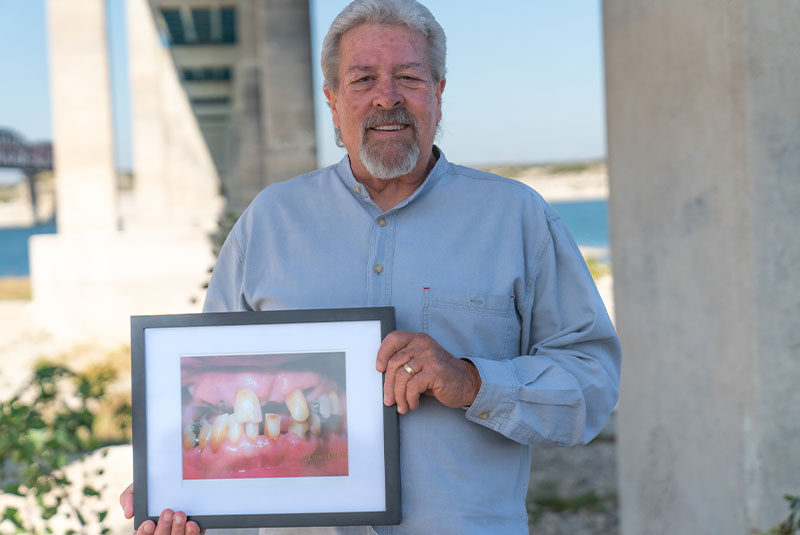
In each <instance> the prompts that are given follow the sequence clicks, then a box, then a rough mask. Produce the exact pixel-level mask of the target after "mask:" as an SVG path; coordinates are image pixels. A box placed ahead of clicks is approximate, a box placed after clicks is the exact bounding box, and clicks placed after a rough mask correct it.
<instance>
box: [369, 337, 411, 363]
mask: <svg viewBox="0 0 800 535" xmlns="http://www.w3.org/2000/svg"><path fill="white" fill-rule="evenodd" d="M413 338H414V335H413V334H411V333H408V332H406V331H392V332H390V333H389V334H387V335H386V338H384V339H383V342H381V346H380V347H379V348H378V356H377V358H376V362H375V368H376V369H377V370H378V371H379V372H385V371H386V369H387V365H388V362H389V359H391V358H392V356H393V355H394V354H395V353H397V352H398V351H400V350H401V349H403V348H404V347H406V346H407V345H408V344H409V343H411V340H413Z"/></svg>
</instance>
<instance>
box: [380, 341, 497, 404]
mask: <svg viewBox="0 0 800 535" xmlns="http://www.w3.org/2000/svg"><path fill="white" fill-rule="evenodd" d="M404 366H408V368H410V369H411V370H412V371H413V374H412V373H411V371H409V370H408V369H406V368H405V367H404ZM376 367H377V369H378V371H379V372H386V380H385V382H384V385H383V403H384V404H385V405H392V404H393V403H397V412H399V413H400V414H405V413H406V412H407V411H409V410H412V411H413V410H414V409H416V408H417V407H419V396H420V394H425V395H426V396H433V397H435V398H436V399H438V400H439V401H440V402H442V403H443V404H444V405H447V406H448V407H464V406H467V405H470V404H471V403H472V402H473V401H475V396H477V395H478V391H479V390H480V388H481V377H480V374H479V373H478V370H477V369H476V368H475V366H474V365H473V364H472V363H471V362H469V361H468V360H463V359H458V358H456V357H454V356H453V355H451V354H450V353H448V352H447V351H445V350H444V349H443V348H442V346H440V345H439V344H438V343H436V340H434V339H433V338H431V337H430V336H428V335H427V334H424V333H409V332H405V331H394V332H392V333H389V334H388V335H387V336H386V338H384V340H383V343H382V344H381V347H380V349H378V359H377V365H376Z"/></svg>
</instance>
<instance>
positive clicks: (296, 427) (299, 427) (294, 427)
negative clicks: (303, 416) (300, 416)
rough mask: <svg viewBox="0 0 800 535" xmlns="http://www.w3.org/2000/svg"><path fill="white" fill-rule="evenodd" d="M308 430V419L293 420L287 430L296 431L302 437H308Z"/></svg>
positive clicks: (289, 431)
mask: <svg viewBox="0 0 800 535" xmlns="http://www.w3.org/2000/svg"><path fill="white" fill-rule="evenodd" d="M307 431H308V420H306V421H303V422H298V421H297V420H292V423H290V424H289V430H288V431H287V433H294V434H295V435H297V436H298V437H300V438H306V432H307Z"/></svg>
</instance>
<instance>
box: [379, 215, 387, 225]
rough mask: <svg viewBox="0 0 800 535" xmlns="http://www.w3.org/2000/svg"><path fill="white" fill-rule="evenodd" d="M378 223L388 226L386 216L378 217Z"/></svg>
mask: <svg viewBox="0 0 800 535" xmlns="http://www.w3.org/2000/svg"><path fill="white" fill-rule="evenodd" d="M378 225H380V226H382V227H385V226H386V218H385V217H379V218H378Z"/></svg>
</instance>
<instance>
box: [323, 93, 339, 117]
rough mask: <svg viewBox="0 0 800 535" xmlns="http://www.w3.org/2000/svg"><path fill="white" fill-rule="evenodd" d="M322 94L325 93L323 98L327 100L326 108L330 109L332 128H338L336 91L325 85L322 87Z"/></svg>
mask: <svg viewBox="0 0 800 535" xmlns="http://www.w3.org/2000/svg"><path fill="white" fill-rule="evenodd" d="M322 92H323V93H325V98H326V99H328V107H329V108H330V109H331V114H333V126H335V127H336V128H339V110H338V109H337V108H336V103H337V95H336V91H334V90H332V89H331V88H330V87H329V86H327V85H325V86H323V87H322Z"/></svg>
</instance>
